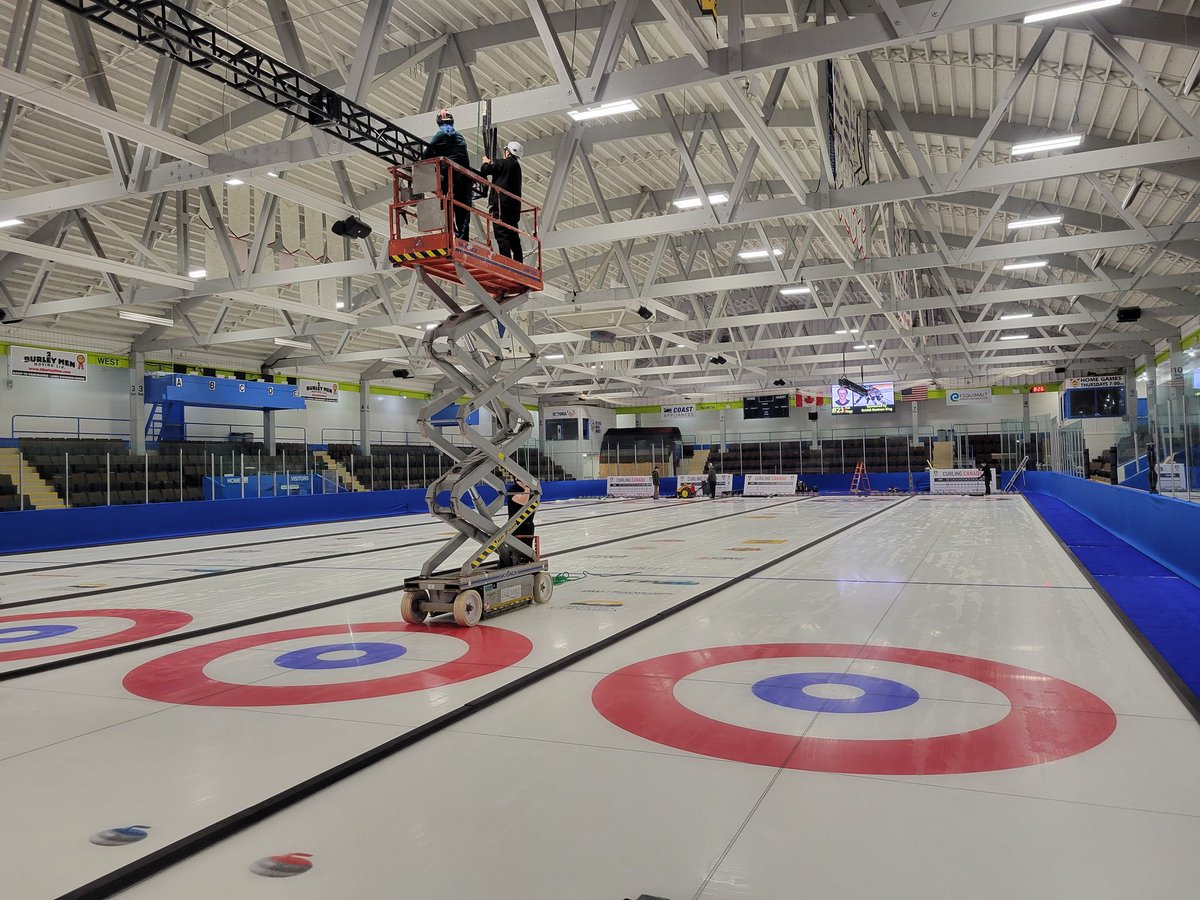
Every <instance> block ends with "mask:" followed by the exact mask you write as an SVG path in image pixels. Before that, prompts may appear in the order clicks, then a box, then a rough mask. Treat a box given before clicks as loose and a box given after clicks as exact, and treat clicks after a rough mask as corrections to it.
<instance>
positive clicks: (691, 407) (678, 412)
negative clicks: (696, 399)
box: [662, 403, 696, 419]
mask: <svg viewBox="0 0 1200 900" xmlns="http://www.w3.org/2000/svg"><path fill="white" fill-rule="evenodd" d="M694 415H696V404H695V403H685V404H683V405H681V406H664V407H663V408H662V417H663V418H664V419H690V418H691V417H692V416H694Z"/></svg>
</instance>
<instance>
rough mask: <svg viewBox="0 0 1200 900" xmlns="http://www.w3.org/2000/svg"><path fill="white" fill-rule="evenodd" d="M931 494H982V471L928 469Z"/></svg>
mask: <svg viewBox="0 0 1200 900" xmlns="http://www.w3.org/2000/svg"><path fill="white" fill-rule="evenodd" d="M929 493H931V494H982V493H983V471H982V470H980V469H930V470H929Z"/></svg>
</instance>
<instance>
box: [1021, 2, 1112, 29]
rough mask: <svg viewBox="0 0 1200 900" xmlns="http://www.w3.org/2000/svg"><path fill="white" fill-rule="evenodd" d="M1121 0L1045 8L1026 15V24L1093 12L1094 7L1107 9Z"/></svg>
mask: <svg viewBox="0 0 1200 900" xmlns="http://www.w3.org/2000/svg"><path fill="white" fill-rule="evenodd" d="M1120 5H1121V0H1085V2H1083V3H1072V4H1070V5H1068V6H1056V7H1054V8H1053V9H1043V10H1042V11H1041V12H1035V13H1029V14H1028V15H1027V16H1025V19H1024V22H1025V24H1026V25H1032V24H1033V23H1034V22H1045V21H1046V20H1047V19H1057V18H1060V17H1061V16H1077V15H1079V14H1080V13H1085V12H1091V11H1092V10H1094V9H1107V8H1108V7H1110V6H1120Z"/></svg>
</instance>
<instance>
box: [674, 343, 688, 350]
mask: <svg viewBox="0 0 1200 900" xmlns="http://www.w3.org/2000/svg"><path fill="white" fill-rule="evenodd" d="M675 349H676V350H686V349H687V347H685V346H684V345H683V344H676V345H675Z"/></svg>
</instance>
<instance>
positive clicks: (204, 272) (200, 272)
mask: <svg viewBox="0 0 1200 900" xmlns="http://www.w3.org/2000/svg"><path fill="white" fill-rule="evenodd" d="M206 277H208V269H192V271H190V272H188V278H206Z"/></svg>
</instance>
